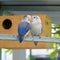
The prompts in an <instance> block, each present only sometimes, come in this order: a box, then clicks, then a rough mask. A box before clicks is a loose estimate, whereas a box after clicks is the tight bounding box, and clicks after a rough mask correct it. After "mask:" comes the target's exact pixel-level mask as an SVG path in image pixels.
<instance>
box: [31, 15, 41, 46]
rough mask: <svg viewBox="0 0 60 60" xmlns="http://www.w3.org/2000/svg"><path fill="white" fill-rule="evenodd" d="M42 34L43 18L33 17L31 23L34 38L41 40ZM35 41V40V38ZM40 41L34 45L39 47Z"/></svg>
mask: <svg viewBox="0 0 60 60" xmlns="http://www.w3.org/2000/svg"><path fill="white" fill-rule="evenodd" d="M41 33H42V22H41V18H40V17H39V16H37V15H33V16H32V21H31V34H32V38H33V37H34V36H38V37H39V38H40V34H41ZM33 40H34V38H33ZM37 43H38V41H34V44H35V45H36V46H37Z"/></svg>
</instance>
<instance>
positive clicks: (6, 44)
mask: <svg viewBox="0 0 60 60" xmlns="http://www.w3.org/2000/svg"><path fill="white" fill-rule="evenodd" d="M0 48H8V49H42V48H44V49H45V48H47V49H49V48H52V47H51V45H46V43H38V45H37V46H35V45H34V43H33V42H23V43H22V44H20V43H19V42H18V41H9V40H6V41H4V40H0Z"/></svg>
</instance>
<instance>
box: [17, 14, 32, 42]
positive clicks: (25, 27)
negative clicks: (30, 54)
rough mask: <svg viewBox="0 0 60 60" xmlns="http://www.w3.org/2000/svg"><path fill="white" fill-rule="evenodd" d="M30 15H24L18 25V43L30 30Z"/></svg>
mask: <svg viewBox="0 0 60 60" xmlns="http://www.w3.org/2000/svg"><path fill="white" fill-rule="evenodd" d="M30 20H31V15H25V16H24V18H23V20H22V21H21V22H20V23H19V24H18V38H19V42H20V43H22V42H23V40H24V36H26V35H27V34H28V32H29V30H30Z"/></svg>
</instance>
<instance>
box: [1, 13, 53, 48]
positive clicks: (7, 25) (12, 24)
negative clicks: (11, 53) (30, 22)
mask: <svg viewBox="0 0 60 60" xmlns="http://www.w3.org/2000/svg"><path fill="white" fill-rule="evenodd" d="M36 15H38V16H39V17H40V18H41V21H42V25H43V31H42V34H41V36H46V37H50V36H51V22H52V20H51V18H50V17H48V16H47V15H45V14H36ZM23 16H24V15H19V16H0V34H11V35H12V34H15V35H17V34H18V33H17V32H18V30H17V29H18V24H19V22H21V20H22V19H23ZM30 35H31V34H30ZM0 48H12V49H16V48H17V49H20V48H52V47H51V44H49V45H47V44H46V43H38V45H37V46H35V45H34V43H33V42H23V43H22V44H20V43H19V42H18V41H9V40H5V41H4V40H0Z"/></svg>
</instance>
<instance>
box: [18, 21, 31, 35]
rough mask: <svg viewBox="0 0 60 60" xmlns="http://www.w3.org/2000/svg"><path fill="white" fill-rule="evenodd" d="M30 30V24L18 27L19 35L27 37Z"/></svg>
mask: <svg viewBox="0 0 60 60" xmlns="http://www.w3.org/2000/svg"><path fill="white" fill-rule="evenodd" d="M29 29H30V24H29V23H27V22H21V23H20V24H19V26H18V33H19V35H20V34H23V35H25V34H26V33H27V32H28V30H29Z"/></svg>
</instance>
